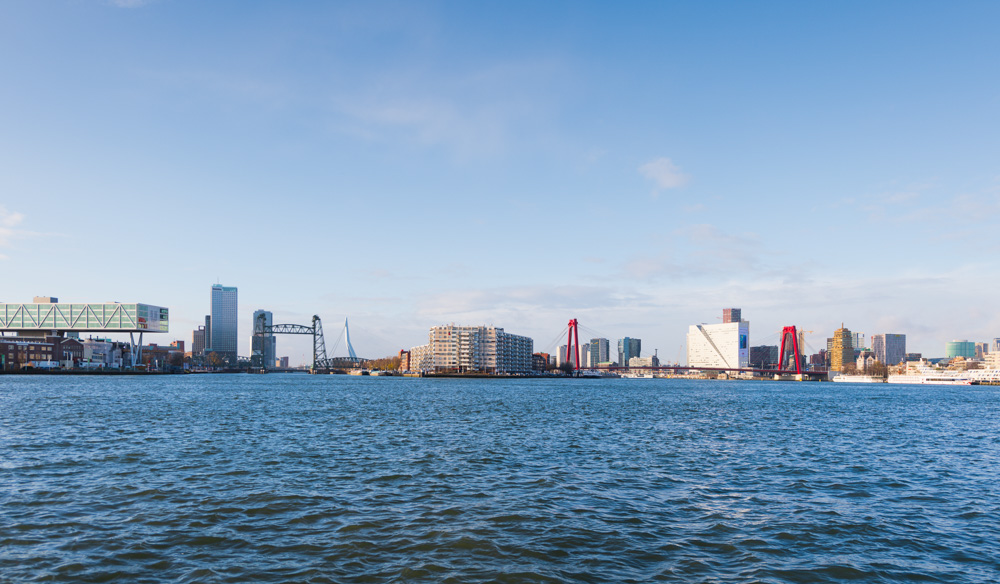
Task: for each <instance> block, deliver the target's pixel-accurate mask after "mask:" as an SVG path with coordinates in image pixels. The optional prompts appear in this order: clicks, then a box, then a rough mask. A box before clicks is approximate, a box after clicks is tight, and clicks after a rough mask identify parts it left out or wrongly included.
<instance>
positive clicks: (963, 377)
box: [886, 361, 972, 385]
mask: <svg viewBox="0 0 1000 584" xmlns="http://www.w3.org/2000/svg"><path fill="white" fill-rule="evenodd" d="M970 373H972V372H971V371H953V370H947V369H946V370H943V371H938V370H935V369H933V368H932V367H930V366H929V365H927V362H926V361H920V362H910V363H907V364H906V373H904V374H902V375H890V376H889V379H887V380H886V381H887V382H888V383H913V384H928V385H972V376H970V375H969V374H970Z"/></svg>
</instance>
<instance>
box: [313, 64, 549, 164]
mask: <svg viewBox="0 0 1000 584" xmlns="http://www.w3.org/2000/svg"><path fill="white" fill-rule="evenodd" d="M562 67H563V65H562V64H561V63H560V62H559V61H558V60H547V59H541V60H539V61H537V62H506V63H495V64H493V65H491V66H487V67H484V68H481V69H476V70H472V71H459V72H453V71H433V70H431V71H428V70H427V69H426V68H425V67H423V66H419V65H415V66H414V67H412V68H411V69H409V70H401V71H393V72H390V73H387V74H384V75H382V76H380V77H378V78H375V79H360V80H358V85H359V86H360V87H361V88H362V89H361V90H360V91H357V92H353V93H346V94H339V95H337V96H336V97H334V98H333V99H332V107H333V108H334V110H335V111H336V112H337V113H339V114H340V115H341V116H342V117H343V119H342V120H341V121H340V122H339V127H338V128H337V129H338V130H339V131H341V132H345V133H350V134H354V135H356V136H359V137H362V138H365V139H368V140H372V141H384V142H400V141H401V142H403V143H407V144H411V145H417V146H421V147H426V146H433V147H443V148H446V149H448V150H451V151H452V152H454V153H455V154H456V155H458V156H459V157H462V158H467V157H475V156H482V155H487V156H488V155H495V154H498V153H502V152H504V151H505V150H506V149H507V148H508V147H509V146H510V143H511V142H512V141H514V140H516V139H518V138H519V137H523V136H522V135H532V134H537V132H538V131H539V127H540V126H542V125H543V124H544V123H545V120H547V119H548V118H549V116H548V115H547V112H548V111H549V110H550V109H551V108H550V107H549V102H550V97H549V95H550V92H549V88H550V87H552V86H553V83H554V80H555V79H558V78H559V77H560V75H561V70H562ZM515 88H517V90H515ZM529 88H530V89H529Z"/></svg>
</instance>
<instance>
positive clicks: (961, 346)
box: [944, 340, 976, 359]
mask: <svg viewBox="0 0 1000 584" xmlns="http://www.w3.org/2000/svg"><path fill="white" fill-rule="evenodd" d="M944 356H945V358H946V359H953V358H955V357H965V358H966V359H972V358H975V356H976V344H975V343H973V342H970V341H966V340H962V341H957V340H956V341H948V342H947V343H945V345H944Z"/></svg>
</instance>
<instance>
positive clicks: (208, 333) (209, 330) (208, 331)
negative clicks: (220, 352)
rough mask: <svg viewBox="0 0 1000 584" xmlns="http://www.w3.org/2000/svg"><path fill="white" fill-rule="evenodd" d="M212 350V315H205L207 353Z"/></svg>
mask: <svg viewBox="0 0 1000 584" xmlns="http://www.w3.org/2000/svg"><path fill="white" fill-rule="evenodd" d="M211 352H212V315H210V314H206V315H205V350H204V353H205V354H206V355H207V354H208V353H211Z"/></svg>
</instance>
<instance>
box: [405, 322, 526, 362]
mask: <svg viewBox="0 0 1000 584" xmlns="http://www.w3.org/2000/svg"><path fill="white" fill-rule="evenodd" d="M429 337H430V342H429V343H427V344H426V345H421V346H419V347H413V348H412V349H410V369H411V370H413V371H432V372H458V373H464V372H467V371H468V372H473V371H475V372H483V373H496V374H506V373H531V371H532V370H531V353H532V349H533V347H534V341H532V340H531V339H530V338H528V337H522V336H520V335H514V334H510V333H507V332H504V330H503V329H502V328H496V327H487V326H455V325H453V324H452V325H444V326H435V327H431V330H430V335H429Z"/></svg>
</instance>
